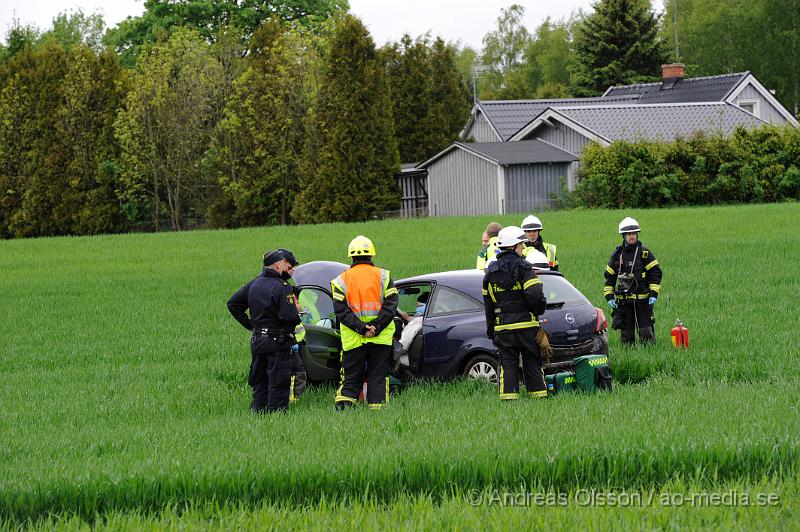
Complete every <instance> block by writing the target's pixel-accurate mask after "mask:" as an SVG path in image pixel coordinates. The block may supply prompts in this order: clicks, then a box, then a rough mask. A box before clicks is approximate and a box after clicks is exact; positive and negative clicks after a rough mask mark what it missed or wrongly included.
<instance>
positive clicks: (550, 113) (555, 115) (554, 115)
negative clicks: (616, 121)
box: [508, 105, 642, 150]
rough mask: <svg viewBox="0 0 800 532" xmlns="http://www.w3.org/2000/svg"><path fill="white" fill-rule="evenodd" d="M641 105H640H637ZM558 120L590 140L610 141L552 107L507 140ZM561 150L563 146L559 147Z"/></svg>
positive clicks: (519, 137)
mask: <svg viewBox="0 0 800 532" xmlns="http://www.w3.org/2000/svg"><path fill="white" fill-rule="evenodd" d="M588 107H589V106H587V107H575V108H574V109H587V108H588ZM597 107H602V108H606V107H609V106H607V105H600V106H597ZM637 107H642V106H637ZM565 109H572V108H570V107H565ZM553 121H555V122H560V123H562V124H564V125H566V126H569V127H570V128H572V129H574V130H575V131H577V132H578V133H580V134H581V135H583V136H584V137H587V138H588V139H590V140H594V141H596V142H599V143H600V144H603V145H605V146H607V145H609V144H611V141H610V140H608V139H607V138H605V137H603V136H602V135H600V134H598V133H596V132H594V131H592V130H591V129H589V128H587V127H586V126H584V125H582V124H579V123H578V122H576V121H574V120H572V119H571V118H567V117H566V116H564V115H562V114H561V113H559V112H558V111H556V110H555V109H553V108H552V107H548V108H547V109H545V110H544V111H543V112H542V113H541V114H540V115H539V116H537V117H536V118H534V119H533V120H532V121H531V122H530V123H529V124H528V125H527V126H525V127H523V128H522V129H520V130H519V131H517V132H516V133H514V134H513V135H512V136H511V138H509V139H508V141H509V142H511V141H518V140H525V137H526V136H527V135H528V134H529V133H532V132H533V131H535V130H536V129H538V128H539V126H541V125H542V124H548V125H551V126H552V122H553ZM559 149H561V150H563V149H564V148H559Z"/></svg>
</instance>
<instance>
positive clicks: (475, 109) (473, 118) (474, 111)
mask: <svg viewBox="0 0 800 532" xmlns="http://www.w3.org/2000/svg"><path fill="white" fill-rule="evenodd" d="M478 113H481V114H482V115H483V118H484V119H485V120H486V123H487V124H489V127H490V128H492V133H494V135H495V136H496V137H497V142H503V137H501V136H500V133H498V132H497V128H495V127H494V124H492V121H491V119H489V115H487V114H486V112H484V110H483V108H482V107H481V102H478V103H476V104H475V105H474V106H473V107H472V112H471V113H470V119H469V120H468V121H467V125H466V127H464V129H462V130H461V133H460V134H459V138H460V139H461V140H467V138H466V137H465V136H464V135H466V134H467V131H469V129H470V128H471V127H472V126H473V125H474V124H475V122H477V121H478Z"/></svg>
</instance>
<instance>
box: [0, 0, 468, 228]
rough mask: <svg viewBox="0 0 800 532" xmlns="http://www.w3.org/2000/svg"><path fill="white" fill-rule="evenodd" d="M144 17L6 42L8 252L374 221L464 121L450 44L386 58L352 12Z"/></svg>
mask: <svg viewBox="0 0 800 532" xmlns="http://www.w3.org/2000/svg"><path fill="white" fill-rule="evenodd" d="M267 4H270V5H271V6H272V8H271V9H263V8H264V6H265V5H267ZM237 6H238V8H237ZM145 7H146V9H145V13H144V14H143V15H142V16H141V17H136V18H133V19H131V18H129V19H128V20H126V21H124V22H123V23H122V24H120V26H118V27H117V28H114V29H112V30H109V31H104V29H103V24H102V19H100V18H99V17H98V16H97V15H91V16H86V15H84V14H83V13H82V12H76V13H73V14H71V15H63V16H59V17H58V18H57V19H56V20H55V21H54V25H53V28H51V29H50V30H48V31H47V32H45V33H42V34H39V33H38V32H37V31H36V30H35V29H34V28H31V27H25V26H20V25H17V26H15V27H14V28H12V29H11V30H10V31H9V34H8V35H7V38H6V44H5V45H4V46H3V47H2V49H0V236H2V237H4V238H13V237H27V236H43V235H65V234H96V233H109V232H123V231H130V230H160V229H172V230H181V229H185V228H188V227H193V226H195V225H198V224H202V225H203V226H210V227H243V226H254V225H267V224H289V223H315V222H328V221H352V220H363V219H369V218H371V217H373V216H375V215H378V214H380V213H383V212H386V211H392V210H395V209H398V208H399V203H400V190H399V187H398V184H397V182H396V179H395V175H396V174H397V173H398V172H399V170H400V162H401V161H409V162H413V161H419V160H422V159H424V158H427V157H429V156H430V155H433V154H434V153H436V152H438V151H440V150H441V149H443V148H444V147H446V146H447V145H448V144H449V143H450V142H452V141H453V140H454V139H455V138H457V136H458V134H459V132H460V130H461V128H462V127H463V125H464V123H465V122H466V120H467V117H468V115H469V110H470V107H471V102H470V95H469V91H468V86H467V83H466V81H465V80H464V79H463V78H462V76H461V75H460V74H459V70H458V66H457V64H456V55H457V49H456V47H455V46H454V45H452V44H448V43H445V42H444V41H443V40H442V39H438V38H437V39H432V38H430V37H429V36H427V35H423V36H420V37H417V38H414V39H412V38H411V37H410V36H405V37H403V39H402V40H401V41H400V42H399V43H390V44H387V45H385V46H383V47H382V48H377V47H376V46H375V43H374V42H373V40H372V38H371V36H370V34H369V32H368V31H367V29H366V28H365V26H364V25H363V24H362V23H361V21H360V20H358V19H357V18H355V17H353V16H351V15H349V14H348V13H347V4H346V2H342V1H340V0H325V1H311V0H309V1H301V0H293V1H286V2H281V3H279V4H277V3H267V2H239V3H236V2H225V1H223V0H209V1H192V2H183V3H171V2H164V1H158V0H148V1H147V2H146V4H145ZM257 8H259V9H257ZM237 9H238V10H237Z"/></svg>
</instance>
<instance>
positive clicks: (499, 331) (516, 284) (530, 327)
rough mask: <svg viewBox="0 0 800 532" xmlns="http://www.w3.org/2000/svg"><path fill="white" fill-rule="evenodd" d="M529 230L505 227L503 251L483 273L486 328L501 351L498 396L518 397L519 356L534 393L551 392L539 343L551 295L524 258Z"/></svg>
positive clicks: (500, 243)
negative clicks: (547, 295)
mask: <svg viewBox="0 0 800 532" xmlns="http://www.w3.org/2000/svg"><path fill="white" fill-rule="evenodd" d="M527 240H528V239H527V237H526V235H525V233H524V232H523V231H522V229H521V228H519V227H514V226H511V227H506V228H504V229H503V230H502V231H500V234H499V236H498V239H497V246H498V248H500V253H498V255H497V260H496V261H494V262H492V263H491V264H489V266H488V267H487V271H486V274H485V275H484V277H483V301H484V306H485V309H486V327H487V331H486V334H487V335H488V336H489V338H492V339H493V340H494V345H495V346H496V347H497V349H498V351H499V352H500V399H501V400H512V399H519V373H518V371H519V357H520V354H521V355H522V374H523V378H524V380H525V388H526V389H527V391H528V395H529V396H531V397H547V386H546V384H545V380H544V372H543V370H542V355H541V352H540V349H539V344H538V343H537V334H538V333H539V332H540V330H541V327H540V325H539V320H538V319H537V316H539V315H540V314H543V313H544V311H545V307H546V305H547V300H546V299H545V297H544V293H543V291H542V282H541V281H540V280H539V278H538V277H537V276H536V272H535V271H534V270H533V266H532V265H531V264H530V263H529V262H528V261H526V260H524V259H523V258H522V253H523V249H524V243H525V242H526V241H527Z"/></svg>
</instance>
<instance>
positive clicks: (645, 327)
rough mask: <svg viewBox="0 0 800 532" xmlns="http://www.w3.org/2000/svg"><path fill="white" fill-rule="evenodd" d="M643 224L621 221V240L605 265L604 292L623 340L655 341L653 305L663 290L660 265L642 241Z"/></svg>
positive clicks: (631, 219) (612, 322)
mask: <svg viewBox="0 0 800 532" xmlns="http://www.w3.org/2000/svg"><path fill="white" fill-rule="evenodd" d="M639 231H641V227H640V226H639V222H637V221H636V220H635V219H633V218H630V217H627V218H625V219H624V220H622V221H621V222H620V223H619V234H621V235H622V244H621V245H619V246H617V249H615V250H614V252H613V253H612V254H611V258H610V259H609V261H608V264H607V265H606V271H605V278H606V283H605V286H604V287H603V295H604V296H605V298H606V302H607V303H608V306H609V307H611V308H612V309H613V312H612V316H613V319H612V321H611V328H612V329H618V330H619V331H620V339H621V341H622V343H623V344H626V345H631V344H633V343H635V341H636V339H635V338H634V329H636V328H638V329H639V341H640V342H642V343H647V342H654V341H655V339H656V338H655V333H654V330H653V326H654V325H655V314H654V312H653V311H654V308H655V305H656V302H657V301H658V295H659V294H660V293H661V277H662V272H661V266H660V265H659V264H658V260H656V256H655V255H654V254H653V252H652V251H650V249H649V248H648V247H647V246H645V245H644V244H643V243H642V242H640V241H639Z"/></svg>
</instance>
